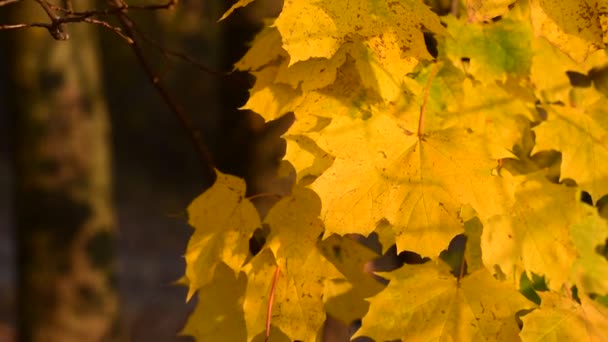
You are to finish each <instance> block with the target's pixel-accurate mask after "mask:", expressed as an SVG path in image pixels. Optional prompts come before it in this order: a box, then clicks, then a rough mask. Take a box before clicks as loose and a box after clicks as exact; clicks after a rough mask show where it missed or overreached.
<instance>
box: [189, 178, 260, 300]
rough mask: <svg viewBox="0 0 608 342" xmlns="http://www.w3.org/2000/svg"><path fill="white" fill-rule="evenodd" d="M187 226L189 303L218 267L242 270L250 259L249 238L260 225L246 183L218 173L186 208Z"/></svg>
mask: <svg viewBox="0 0 608 342" xmlns="http://www.w3.org/2000/svg"><path fill="white" fill-rule="evenodd" d="M188 223H189V224H190V225H191V226H192V227H193V228H194V234H192V237H190V240H189V241H188V246H187V247H186V254H185V256H184V257H185V259H186V278H187V279H188V281H189V289H188V299H190V298H191V297H192V295H193V294H194V292H196V291H197V290H198V289H199V288H200V287H201V286H203V285H205V284H207V283H209V282H210V281H211V279H212V278H213V273H214V270H215V268H216V266H217V265H218V264H220V263H226V264H227V265H228V266H229V267H230V268H232V269H233V270H235V271H238V270H239V269H240V268H241V266H242V265H243V263H244V262H245V259H246V258H247V256H248V255H249V238H251V236H252V235H253V232H254V231H255V229H256V228H259V227H261V222H260V217H259V215H258V213H257V211H256V209H255V207H254V206H253V204H252V203H251V202H250V201H249V200H248V199H246V198H245V181H244V180H242V179H240V178H237V177H235V176H231V175H226V174H223V173H221V172H219V171H217V179H216V181H215V183H214V184H213V186H211V188H209V189H207V191H205V192H204V193H203V194H201V195H200V196H198V197H197V198H196V199H195V200H194V201H192V203H191V204H190V206H189V207H188Z"/></svg>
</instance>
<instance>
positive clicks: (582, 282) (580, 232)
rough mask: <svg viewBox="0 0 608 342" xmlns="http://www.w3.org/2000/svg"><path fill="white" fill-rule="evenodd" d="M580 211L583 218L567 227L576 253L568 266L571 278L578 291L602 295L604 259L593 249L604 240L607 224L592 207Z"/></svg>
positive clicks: (606, 281)
mask: <svg viewBox="0 0 608 342" xmlns="http://www.w3.org/2000/svg"><path fill="white" fill-rule="evenodd" d="M581 206H583V205H582V204H581ZM584 210H585V212H586V213H587V217H585V218H584V219H582V220H581V221H580V222H577V223H576V224H573V225H572V226H570V234H571V235H572V241H573V242H574V244H575V245H576V249H577V251H578V254H579V257H578V259H577V260H576V262H575V263H574V265H573V266H572V276H571V279H572V280H573V282H574V283H575V284H576V285H577V287H578V289H579V290H580V291H581V292H582V293H586V294H606V293H608V278H607V277H606V275H607V274H608V260H607V259H606V257H604V256H603V255H601V254H600V253H599V252H598V251H597V248H598V246H602V245H604V244H605V243H606V240H607V239H608V223H607V222H606V220H604V219H602V218H601V217H600V216H599V215H598V213H597V210H596V208H594V207H586V206H585V208H584Z"/></svg>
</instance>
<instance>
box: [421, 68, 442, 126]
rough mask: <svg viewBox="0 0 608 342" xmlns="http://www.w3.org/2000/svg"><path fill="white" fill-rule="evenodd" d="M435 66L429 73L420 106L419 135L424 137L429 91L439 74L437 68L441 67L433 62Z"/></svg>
mask: <svg viewBox="0 0 608 342" xmlns="http://www.w3.org/2000/svg"><path fill="white" fill-rule="evenodd" d="M433 64H434V65H433V68H432V69H431V74H430V75H429V79H428V80H427V81H426V86H425V87H424V93H423V98H422V105H421V106H420V118H419V119H418V137H422V134H424V116H425V114H426V104H427V102H428V98H429V93H430V90H431V83H433V78H435V75H436V74H437V69H439V64H438V63H436V62H435V63H433Z"/></svg>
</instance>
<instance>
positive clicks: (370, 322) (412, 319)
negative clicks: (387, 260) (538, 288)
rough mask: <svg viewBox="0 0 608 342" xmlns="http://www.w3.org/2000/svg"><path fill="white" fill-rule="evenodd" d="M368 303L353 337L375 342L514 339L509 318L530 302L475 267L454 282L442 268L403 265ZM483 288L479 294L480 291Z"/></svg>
mask: <svg viewBox="0 0 608 342" xmlns="http://www.w3.org/2000/svg"><path fill="white" fill-rule="evenodd" d="M382 276H384V277H387V278H388V279H389V280H390V282H389V284H388V286H387V288H386V289H385V290H383V291H382V292H380V293H379V294H377V295H376V296H374V297H372V298H371V299H370V309H369V312H368V313H367V315H366V316H365V317H364V318H363V323H362V326H361V329H360V330H358V331H357V333H356V336H369V337H372V338H373V339H375V340H376V341H386V340H395V339H401V340H403V341H518V340H519V337H518V332H519V329H518V327H517V322H516V319H515V314H516V312H517V311H519V310H523V309H527V308H530V307H532V306H533V304H532V303H531V302H529V301H527V300H526V299H525V298H524V297H523V296H522V295H521V294H520V293H519V292H517V291H516V290H515V289H514V288H512V287H510V286H508V285H507V284H505V283H503V282H500V281H498V280H496V279H494V278H493V277H492V276H491V275H490V274H489V273H488V272H487V271H485V270H483V269H481V270H478V271H476V272H473V273H472V274H470V275H468V276H465V277H464V278H462V279H461V280H460V282H458V281H457V279H456V278H455V277H454V276H453V275H452V274H451V273H449V270H448V268H447V267H446V266H445V265H443V264H434V263H432V262H427V263H425V264H422V265H415V266H413V265H405V266H403V267H402V268H400V269H398V270H396V271H393V272H391V273H383V274H382ZM482 289H483V290H482Z"/></svg>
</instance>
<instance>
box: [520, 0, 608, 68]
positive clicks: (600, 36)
mask: <svg viewBox="0 0 608 342" xmlns="http://www.w3.org/2000/svg"><path fill="white" fill-rule="evenodd" d="M607 9H608V6H607V4H606V2H605V0H568V1H562V0H532V1H530V14H531V19H532V25H533V27H534V33H535V34H536V35H538V36H543V37H545V38H546V39H547V40H548V41H549V42H551V43H552V44H553V45H555V46H557V47H558V48H559V49H560V50H562V51H564V52H565V53H566V54H568V55H569V56H570V57H571V58H572V59H574V60H575V61H577V62H583V61H584V60H585V59H586V58H587V56H588V55H589V54H591V53H592V52H593V51H596V50H598V49H601V48H603V47H604V46H605V44H606V41H605V40H606V38H607V37H608V27H606V25H602V23H604V24H605V23H606V20H607V17H608V10H607Z"/></svg>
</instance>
